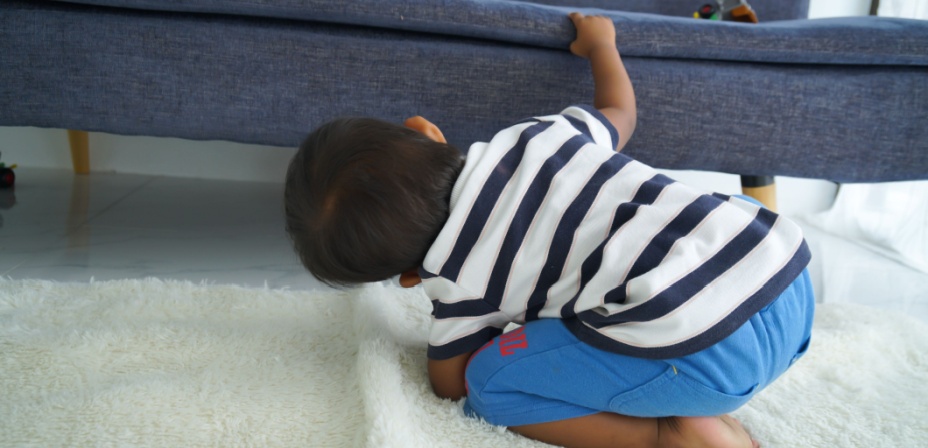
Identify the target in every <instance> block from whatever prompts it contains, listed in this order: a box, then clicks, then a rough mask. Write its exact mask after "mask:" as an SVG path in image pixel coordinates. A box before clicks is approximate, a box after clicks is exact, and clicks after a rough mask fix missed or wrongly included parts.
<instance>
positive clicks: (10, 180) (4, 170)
mask: <svg viewBox="0 0 928 448" xmlns="http://www.w3.org/2000/svg"><path fill="white" fill-rule="evenodd" d="M0 156H2V153H0ZM13 168H16V165H15V164H13V165H10V166H9V167H7V166H6V164H5V163H3V162H0V188H10V187H12V186H13V184H14V183H16V173H14V172H13Z"/></svg>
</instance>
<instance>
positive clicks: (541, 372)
mask: <svg viewBox="0 0 928 448" xmlns="http://www.w3.org/2000/svg"><path fill="white" fill-rule="evenodd" d="M570 18H571V20H572V21H573V22H574V24H575V25H576V28H577V39H576V40H575V41H574V42H573V43H572V44H571V51H572V52H573V53H574V54H576V55H578V56H581V57H584V58H587V59H589V60H590V63H591V66H592V71H593V78H594V82H595V98H594V107H593V108H589V107H571V108H568V109H566V110H565V111H563V112H562V113H561V115H552V116H546V117H538V118H534V119H531V120H527V121H524V122H522V123H519V124H516V125H514V126H512V127H510V128H507V129H505V130H503V131H501V132H499V133H498V134H497V135H496V136H495V137H494V138H493V139H492V140H491V141H490V142H488V143H476V144H474V145H473V146H471V148H470V150H469V152H468V154H467V158H466V160H465V159H463V158H462V157H461V154H460V152H459V151H457V150H456V149H455V148H453V147H451V146H449V145H447V144H446V143H445V141H444V137H443V136H442V134H441V132H440V131H439V130H438V128H437V127H435V126H434V125H432V124H431V123H429V122H428V121H426V120H425V119H423V118H421V117H415V118H412V119H409V120H407V122H406V127H402V126H398V125H393V124H389V123H385V122H381V121H378V120H370V119H343V120H336V121H333V122H330V123H328V124H325V125H323V126H322V127H320V128H319V129H317V130H316V131H314V132H313V133H312V134H311V135H310V136H309V137H308V138H307V140H306V142H305V143H304V144H303V145H302V147H301V148H300V151H299V152H298V154H297V155H296V156H295V157H294V160H293V162H292V163H291V166H290V170H289V172H288V174H287V184H286V198H285V201H286V212H287V230H288V232H289V233H290V235H291V238H292V239H293V241H294V245H295V247H296V250H297V252H298V253H299V255H300V257H301V259H302V261H303V263H304V265H305V266H306V267H307V268H308V269H309V270H310V272H312V273H313V275H315V276H316V277H318V278H319V279H321V280H323V281H325V282H327V283H330V284H352V283H359V282H367V281H378V280H385V279H388V278H391V277H393V276H395V275H397V274H399V275H400V283H401V284H402V285H403V286H405V287H411V286H415V285H417V284H419V283H421V284H422V285H423V288H424V289H425V291H426V292H427V294H428V295H429V297H430V298H431V299H432V304H433V308H434V310H433V316H434V318H433V326H432V331H431V335H430V341H429V349H428V356H429V361H428V372H429V378H430V380H431V383H432V387H433V389H434V390H435V393H436V394H437V395H439V396H441V397H446V398H451V399H459V398H462V397H465V396H466V397H467V401H466V402H465V410H466V411H467V412H468V413H469V414H471V415H475V416H479V417H481V418H484V419H486V420H487V421H488V422H490V423H493V424H497V425H503V426H508V427H509V428H510V429H511V430H513V431H515V432H518V433H520V434H523V435H525V436H528V437H531V438H534V439H537V440H541V441H544V442H548V443H552V444H557V445H565V446H660V447H665V446H666V447H669V446H681V447H699V446H712V447H751V446H757V444H756V442H754V441H753V440H751V438H750V436H749V435H748V434H747V432H746V431H745V430H744V428H743V427H741V425H740V424H739V423H738V422H737V421H736V420H734V419H732V418H731V417H729V416H727V415H724V414H725V413H727V412H731V411H733V410H735V409H737V408H738V407H739V406H741V405H742V404H744V403H745V402H747V401H748V400H749V399H750V398H751V397H752V396H753V395H754V394H756V393H757V392H758V391H760V390H761V389H763V388H764V387H766V386H767V385H768V384H770V383H771V382H772V381H773V380H774V379H776V378H777V377H778V376H779V375H780V374H782V373H783V372H784V371H785V370H786V369H787V368H788V367H789V366H790V365H791V364H792V363H793V362H794V361H795V360H796V359H798V358H799V357H800V356H801V355H802V354H803V353H804V351H805V349H806V347H807V346H808V343H809V335H810V331H811V322H812V314H813V306H814V305H813V303H814V302H813V297H812V292H811V288H810V285H809V278H808V274H807V273H806V271H805V266H806V265H807V263H808V260H809V257H810V255H809V251H808V248H807V246H806V245H805V242H804V240H803V238H802V234H801V232H800V230H799V228H798V227H797V226H796V225H795V224H793V223H791V222H789V221H787V220H786V219H784V218H781V217H779V216H777V215H776V214H774V213H772V212H770V211H768V210H766V209H764V208H762V207H760V206H758V205H756V204H755V203H753V202H751V201H749V200H744V199H740V198H733V197H728V196H725V195H721V194H703V193H702V192H699V191H696V190H694V189H692V188H689V187H686V186H684V185H682V184H679V183H677V182H674V181H673V180H671V179H669V178H667V177H666V176H663V175H660V174H657V173H656V172H655V171H654V170H652V169H651V168H649V167H647V166H645V165H643V164H641V163H639V162H636V161H634V160H632V159H630V158H628V157H626V156H624V155H621V154H619V153H618V151H619V150H621V149H622V147H623V146H624V145H625V143H626V142H627V141H628V139H629V137H630V136H631V134H632V132H633V130H634V128H635V123H636V108H635V96H634V92H633V90H632V85H631V82H630V81H629V78H628V75H627V73H626V71H625V68H624V66H623V64H622V61H621V59H620V57H619V53H618V51H617V49H616V45H615V29H614V28H613V24H612V22H611V21H610V20H609V19H607V18H604V17H584V16H583V15H581V14H578V13H573V14H571V15H570ZM413 129H414V130H413ZM511 322H515V323H519V324H524V325H523V326H521V327H519V328H518V329H516V330H513V331H511V332H509V333H506V334H501V333H502V332H503V328H504V327H505V326H506V325H507V324H509V323H511Z"/></svg>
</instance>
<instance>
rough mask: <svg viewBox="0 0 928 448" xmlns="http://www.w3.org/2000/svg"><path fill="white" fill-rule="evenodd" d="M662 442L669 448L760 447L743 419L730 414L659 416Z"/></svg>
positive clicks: (663, 445) (659, 439) (659, 436)
mask: <svg viewBox="0 0 928 448" xmlns="http://www.w3.org/2000/svg"><path fill="white" fill-rule="evenodd" d="M658 426H659V428H660V432H659V435H658V446H661V447H666V448H676V447H680V448H683V447H687V448H702V447H706V448H710V447H711V448H759V447H760V444H759V443H757V441H756V440H754V439H753V438H751V435H750V434H748V432H747V430H745V429H744V426H742V425H741V422H739V421H738V420H736V419H735V418H733V417H732V416H730V415H722V416H719V417H670V418H664V419H659V423H658Z"/></svg>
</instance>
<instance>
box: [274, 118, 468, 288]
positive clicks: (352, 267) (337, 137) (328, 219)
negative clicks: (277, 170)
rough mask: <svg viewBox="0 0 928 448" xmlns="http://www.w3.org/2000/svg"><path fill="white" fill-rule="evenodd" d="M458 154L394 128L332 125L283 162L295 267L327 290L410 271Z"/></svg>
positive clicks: (445, 197) (442, 217) (436, 219)
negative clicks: (298, 262) (287, 164)
mask: <svg viewBox="0 0 928 448" xmlns="http://www.w3.org/2000/svg"><path fill="white" fill-rule="evenodd" d="M462 166H463V159H462V156H461V153H460V151H458V150H457V149H455V148H454V147H452V146H450V145H448V144H446V143H439V142H435V141H433V140H431V139H429V138H428V137H426V136H425V135H423V134H421V133H419V132H417V131H414V130H412V129H408V128H405V127H403V126H400V125H396V124H392V123H387V122H384V121H380V120H375V119H370V118H344V119H337V120H333V121H331V122H329V123H326V124H324V125H322V126H320V127H319V128H318V129H316V130H315V131H313V133H312V134H310V135H309V137H307V138H306V140H305V141H304V142H303V144H302V145H301V146H300V149H299V151H298V152H297V154H296V156H294V158H293V160H292V161H291V162H290V168H289V170H288V171H287V181H286V187H285V193H284V203H285V209H286V217H287V232H288V233H289V234H290V238H291V239H292V240H293V244H294V247H295V250H296V252H297V254H298V255H299V257H300V260H301V261H302V262H303V265H304V266H306V268H307V269H308V270H309V271H310V272H311V273H312V274H313V275H314V276H315V277H316V278H318V279H319V280H322V281H324V282H326V283H327V284H330V285H346V284H353V283H362V282H371V281H379V280H385V279H388V278H390V277H393V276H395V275H397V274H400V273H402V272H405V271H408V270H410V269H414V268H417V267H419V265H420V264H421V263H422V261H423V259H424V258H425V254H426V252H427V251H428V249H429V247H430V246H431V244H432V242H434V241H435V238H436V237H437V236H438V232H439V231H440V230H441V228H442V226H443V225H444V223H445V221H446V220H447V219H448V201H449V198H450V196H451V189H452V187H453V186H454V182H455V180H456V179H457V177H458V175H459V174H460V172H461V168H462Z"/></svg>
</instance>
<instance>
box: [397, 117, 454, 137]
mask: <svg viewBox="0 0 928 448" xmlns="http://www.w3.org/2000/svg"><path fill="white" fill-rule="evenodd" d="M403 125H405V126H406V127H407V128H409V129H414V130H416V131H419V132H421V133H423V134H425V136H426V137H428V138H430V139H432V140H435V141H436V142H439V143H448V141H447V140H445V135H444V134H442V133H441V130H440V129H438V126H435V125H434V124H433V123H432V122H431V121H428V120H426V119H425V118H422V117H420V116H418V115H416V116H415V117H411V118H407V119H406V122H405V123H403Z"/></svg>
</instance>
